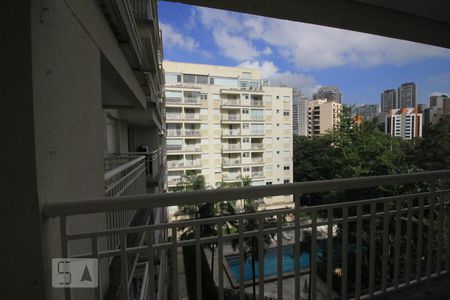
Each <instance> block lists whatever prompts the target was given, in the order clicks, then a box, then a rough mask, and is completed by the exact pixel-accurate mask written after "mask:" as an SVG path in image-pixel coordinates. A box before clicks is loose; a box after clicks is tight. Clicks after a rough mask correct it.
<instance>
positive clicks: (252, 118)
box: [251, 116, 264, 122]
mask: <svg viewBox="0 0 450 300" xmlns="http://www.w3.org/2000/svg"><path fill="white" fill-rule="evenodd" d="M251 120H252V121H260V122H263V121H264V116H251Z"/></svg>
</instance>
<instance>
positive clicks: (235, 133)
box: [222, 129, 241, 136]
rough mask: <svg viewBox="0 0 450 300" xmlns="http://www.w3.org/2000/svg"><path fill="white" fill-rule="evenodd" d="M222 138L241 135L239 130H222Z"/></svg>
mask: <svg viewBox="0 0 450 300" xmlns="http://www.w3.org/2000/svg"><path fill="white" fill-rule="evenodd" d="M222 135H223V136H238V135H241V131H240V130H239V129H223V130H222Z"/></svg>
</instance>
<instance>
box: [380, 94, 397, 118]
mask: <svg viewBox="0 0 450 300" xmlns="http://www.w3.org/2000/svg"><path fill="white" fill-rule="evenodd" d="M397 107H398V104H397V91H396V90H394V89H392V90H385V91H384V92H383V93H381V112H382V113H388V112H390V111H391V110H392V109H395V108H397Z"/></svg>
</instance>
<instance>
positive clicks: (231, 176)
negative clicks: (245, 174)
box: [222, 173, 241, 181]
mask: <svg viewBox="0 0 450 300" xmlns="http://www.w3.org/2000/svg"><path fill="white" fill-rule="evenodd" d="M222 180H223V181H240V180H241V174H240V173H228V174H227V173H224V174H223V175H222Z"/></svg>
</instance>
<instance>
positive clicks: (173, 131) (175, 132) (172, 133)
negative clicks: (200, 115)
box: [167, 129, 183, 137]
mask: <svg viewBox="0 0 450 300" xmlns="http://www.w3.org/2000/svg"><path fill="white" fill-rule="evenodd" d="M182 135H183V131H182V130H181V129H167V136H169V137H170V136H182Z"/></svg>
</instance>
